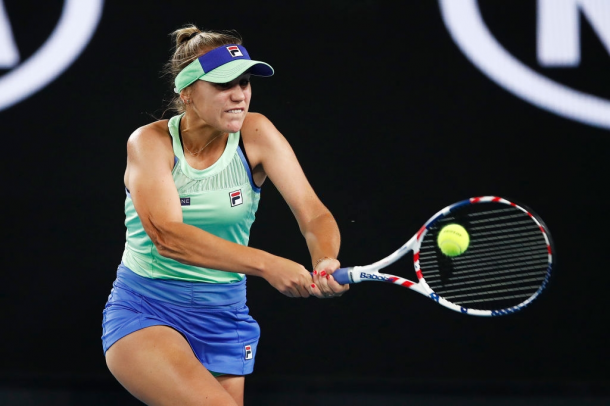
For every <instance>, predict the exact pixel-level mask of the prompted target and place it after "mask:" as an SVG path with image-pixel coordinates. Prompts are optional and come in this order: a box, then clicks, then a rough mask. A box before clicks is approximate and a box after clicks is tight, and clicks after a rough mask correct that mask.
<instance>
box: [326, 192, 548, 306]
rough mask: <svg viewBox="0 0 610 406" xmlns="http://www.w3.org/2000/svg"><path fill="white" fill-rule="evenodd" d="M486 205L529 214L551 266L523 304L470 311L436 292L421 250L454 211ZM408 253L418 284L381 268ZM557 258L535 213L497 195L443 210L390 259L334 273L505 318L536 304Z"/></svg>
mask: <svg viewBox="0 0 610 406" xmlns="http://www.w3.org/2000/svg"><path fill="white" fill-rule="evenodd" d="M485 203H494V204H497V205H506V206H507V207H508V206H510V207H513V208H515V209H518V210H519V211H521V212H523V213H525V214H526V215H527V216H528V217H529V218H530V219H531V220H532V221H533V222H534V223H535V225H536V226H537V227H538V229H539V230H540V233H541V237H542V238H543V240H540V243H539V245H540V247H539V248H538V251H540V250H543V249H544V244H546V253H548V256H545V257H546V258H548V264H546V265H545V264H544V263H542V266H541V269H540V276H539V277H538V278H539V280H538V281H537V283H539V286H538V284H537V285H536V286H537V287H538V288H537V289H535V291H534V292H533V293H532V294H531V295H530V294H529V293H527V294H528V297H527V298H524V300H523V301H520V302H519V303H518V304H514V305H511V306H509V307H506V308H490V309H477V308H470V307H468V306H465V305H463V304H462V305H460V304H455V303H453V302H452V301H450V300H447V299H446V298H444V297H442V296H441V295H439V294H438V293H436V292H435V291H434V290H433V289H432V288H431V287H430V286H429V284H428V283H427V282H426V279H425V277H424V275H425V274H426V269H422V268H421V264H420V248H421V245H422V241H423V240H424V238H425V237H426V234H427V233H428V232H429V230H430V229H431V227H433V226H434V225H435V224H437V222H439V221H440V220H442V219H443V218H445V217H447V216H450V215H451V214H452V213H453V212H456V211H459V210H460V209H461V208H464V207H465V206H467V205H480V204H485ZM524 217H525V216H524ZM408 252H413V265H414V268H415V275H416V277H417V282H414V281H411V280H409V279H406V278H403V277H400V276H396V275H391V274H385V273H380V272H379V270H380V269H382V268H385V267H387V266H389V265H391V264H393V263H394V262H395V261H397V260H398V259H400V258H401V257H403V256H404V255H405V254H407V253H408ZM553 255H554V249H553V243H552V239H551V236H550V233H549V232H548V229H547V227H546V225H545V224H544V222H543V221H542V220H541V219H540V218H539V217H538V216H537V215H536V214H534V213H533V212H532V211H531V210H529V209H527V208H526V207H525V206H522V205H519V204H517V203H514V202H512V201H509V200H507V199H504V198H501V197H497V196H482V197H473V198H470V199H466V200H463V201H460V202H457V203H455V204H452V205H450V206H447V207H445V208H444V209H442V210H440V211H439V212H437V213H436V214H435V215H434V216H432V217H431V218H430V219H429V220H428V221H427V222H426V223H425V224H424V225H423V226H422V227H421V228H420V230H419V231H418V232H417V233H416V234H415V235H414V236H413V237H412V238H411V239H410V240H409V241H407V242H406V243H405V244H404V245H403V246H401V247H400V248H399V249H398V250H396V251H395V252H394V253H392V254H391V255H389V256H387V257H386V258H384V259H382V260H380V261H377V262H375V263H372V264H370V265H366V266H354V267H349V268H339V269H337V270H336V271H335V272H334V273H333V277H334V279H335V280H336V281H337V282H338V283H340V284H348V283H349V284H353V283H360V282H364V281H377V282H385V283H391V284H394V285H400V286H403V287H406V288H409V289H411V290H414V291H416V292H418V293H420V294H422V295H424V296H428V297H429V298H431V299H432V300H434V301H435V302H437V303H438V304H440V305H442V306H445V307H447V308H449V309H451V310H454V311H457V312H460V313H463V314H468V315H472V316H501V315H507V314H511V313H515V312H517V311H519V310H522V309H523V308H525V307H526V306H528V305H529V304H530V303H531V302H532V301H534V300H535V299H536V298H537V297H538V296H539V295H540V294H541V293H542V292H543V291H544V290H545V288H546V287H547V284H548V282H549V278H550V276H551V271H552V268H553ZM543 261H544V260H543ZM496 273H497V272H496ZM491 279H493V278H491Z"/></svg>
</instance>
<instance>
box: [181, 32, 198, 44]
mask: <svg viewBox="0 0 610 406" xmlns="http://www.w3.org/2000/svg"><path fill="white" fill-rule="evenodd" d="M199 34H201V32H194V33H192V34H191V35H189V37H188V38H187V39H186V41H184V42H188V41H190V40H192V39H193V37H195V36H197V35H199Z"/></svg>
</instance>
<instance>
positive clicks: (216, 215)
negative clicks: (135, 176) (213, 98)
mask: <svg viewBox="0 0 610 406" xmlns="http://www.w3.org/2000/svg"><path fill="white" fill-rule="evenodd" d="M182 116H183V114H182V115H179V116H174V117H172V118H171V119H170V120H169V123H168V127H169V133H170V135H171V136H172V140H173V149H174V156H175V158H174V169H173V170H172V177H173V178H174V183H175V184H176V189H177V190H178V194H179V195H180V204H181V206H182V216H183V221H184V223H185V224H190V225H192V226H195V227H199V228H201V229H202V230H204V231H207V232H208V233H211V234H214V235H215V236H218V237H220V238H223V239H225V240H227V241H231V242H234V243H237V244H241V245H248V240H249V238H250V226H251V225H252V223H253V222H254V217H255V213H256V209H257V208H258V202H259V199H260V188H258V187H257V186H256V185H255V184H254V181H253V180H252V173H251V171H250V166H249V164H248V162H247V160H246V157H245V155H244V153H243V151H242V149H241V148H240V146H239V144H240V142H239V137H240V133H239V132H237V133H232V134H229V139H228V141H227V146H226V148H225V150H224V152H223V153H222V155H221V156H220V158H219V159H218V161H216V162H215V163H214V164H213V165H212V166H210V167H209V168H206V169H203V170H197V169H193V168H191V167H190V166H189V165H188V163H187V162H186V159H185V158H184V151H183V149H182V143H181V140H180V119H181V118H182ZM125 226H126V227H127V242H126V243H125V251H124V252H123V263H124V264H125V266H127V267H128V268H129V269H131V270H132V271H133V272H135V273H136V274H138V275H140V276H144V277H146V278H156V279H176V280H181V281H192V282H207V283H233V282H238V281H241V280H242V279H243V278H244V274H241V273H232V272H224V271H219V270H216V269H208V268H201V267H197V266H191V265H185V264H182V263H180V262H178V261H175V260H173V259H170V258H166V257H163V256H161V255H159V252H158V251H157V248H156V247H155V245H154V244H153V243H152V241H151V239H150V238H149V237H148V234H146V232H145V231H144V227H143V226H142V222H141V221H140V218H139V217H138V213H137V212H136V210H135V208H134V206H133V202H132V200H131V196H130V194H129V191H127V197H126V198H125Z"/></svg>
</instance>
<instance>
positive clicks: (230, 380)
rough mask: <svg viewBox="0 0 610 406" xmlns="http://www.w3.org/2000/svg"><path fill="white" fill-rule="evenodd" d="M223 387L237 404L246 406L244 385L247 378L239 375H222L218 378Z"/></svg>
mask: <svg viewBox="0 0 610 406" xmlns="http://www.w3.org/2000/svg"><path fill="white" fill-rule="evenodd" d="M216 379H217V380H218V382H220V384H221V385H222V387H223V388H224V389H225V390H226V391H227V392H228V393H229V395H231V397H232V398H233V400H235V403H237V404H238V405H239V406H243V405H244V384H245V382H246V377H245V376H238V375H221V376H219V377H217V378H216Z"/></svg>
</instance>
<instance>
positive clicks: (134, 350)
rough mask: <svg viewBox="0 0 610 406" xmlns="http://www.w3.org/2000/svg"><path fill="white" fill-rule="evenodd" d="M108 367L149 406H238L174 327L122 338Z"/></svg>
mask: <svg viewBox="0 0 610 406" xmlns="http://www.w3.org/2000/svg"><path fill="white" fill-rule="evenodd" d="M106 363H107V365H108V368H109V369H110V372H112V374H113V375H114V376H115V377H116V378H117V380H118V381H119V382H120V383H121V384H122V385H123V386H124V387H125V388H126V389H127V390H128V391H129V392H130V393H131V394H132V395H134V396H135V397H137V398H138V399H140V400H141V401H143V402H144V403H146V404H148V405H155V406H156V405H159V406H166V405H180V406H189V405H197V406H202V405H208V406H217V405H218V406H220V405H222V406H235V405H236V403H235V401H234V400H233V398H232V397H231V395H229V393H228V392H227V391H226V390H225V389H224V388H223V387H222V385H221V384H220V383H219V382H218V381H217V380H216V378H214V377H213V376H212V374H210V373H209V372H208V370H207V369H205V367H204V366H203V365H201V363H200V362H199V360H198V359H197V358H196V357H195V355H194V354H193V351H192V349H191V347H190V346H189V344H188V342H187V341H186V339H185V338H184V337H183V336H182V335H181V334H180V333H179V332H177V331H176V330H174V329H172V328H170V327H166V326H153V327H147V328H144V329H142V330H138V331H136V332H134V333H131V334H129V335H127V336H125V337H123V338H121V339H120V340H119V341H117V342H116V343H115V344H114V345H112V347H110V348H109V349H108V351H106Z"/></svg>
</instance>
